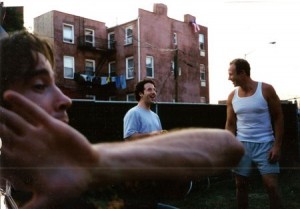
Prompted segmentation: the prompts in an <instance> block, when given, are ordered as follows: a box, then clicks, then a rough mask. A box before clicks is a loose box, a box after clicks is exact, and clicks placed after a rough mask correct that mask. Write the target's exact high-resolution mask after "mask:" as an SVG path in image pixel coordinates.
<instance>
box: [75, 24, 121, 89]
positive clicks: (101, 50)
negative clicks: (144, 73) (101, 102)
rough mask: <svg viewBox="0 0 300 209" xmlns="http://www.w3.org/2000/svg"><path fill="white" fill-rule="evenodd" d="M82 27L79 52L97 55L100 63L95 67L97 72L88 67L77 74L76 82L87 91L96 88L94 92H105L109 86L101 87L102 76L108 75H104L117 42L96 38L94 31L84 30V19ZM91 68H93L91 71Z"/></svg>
mask: <svg viewBox="0 0 300 209" xmlns="http://www.w3.org/2000/svg"><path fill="white" fill-rule="evenodd" d="M80 25H81V27H80V31H79V33H80V34H82V35H80V36H79V37H78V40H77V43H78V45H77V47H78V50H80V51H89V52H92V53H95V54H96V55H98V56H97V57H98V58H97V59H98V62H97V61H96V63H97V65H96V66H95V70H94V69H93V68H94V67H93V66H87V65H86V66H85V71H83V72H80V73H78V72H77V73H75V81H76V82H77V83H78V84H80V86H81V87H83V88H85V89H92V88H93V87H94V88H93V89H94V90H96V89H97V91H99V90H100V91H101V92H103V91H104V89H106V90H107V86H102V85H101V77H100V75H105V74H106V75H107V73H103V71H104V70H105V69H107V68H106V64H107V61H108V60H109V57H110V56H113V55H114V54H115V52H116V48H115V46H116V43H115V40H108V39H104V38H98V37H96V36H95V34H94V32H93V31H92V30H88V29H85V28H84V18H81V19H80ZM89 67H91V69H90V70H89Z"/></svg>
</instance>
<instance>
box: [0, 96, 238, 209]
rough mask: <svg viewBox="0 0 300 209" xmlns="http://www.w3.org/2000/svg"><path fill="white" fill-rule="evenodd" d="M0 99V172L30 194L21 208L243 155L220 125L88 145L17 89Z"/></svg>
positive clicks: (189, 173)
mask: <svg viewBox="0 0 300 209" xmlns="http://www.w3.org/2000/svg"><path fill="white" fill-rule="evenodd" d="M5 99H6V101H7V102H9V103H10V105H11V106H12V108H13V109H14V111H15V112H12V111H9V110H7V109H4V108H2V107H0V137H1V138H2V139H3V146H2V156H1V163H2V164H1V171H2V173H1V175H3V176H4V177H6V178H8V179H9V180H11V181H12V183H13V184H14V185H15V186H17V187H18V186H19V187H20V188H22V189H24V190H28V191H31V192H33V194H34V196H33V199H32V200H31V201H30V202H29V203H28V204H27V205H26V206H25V207H24V209H29V208H30V209H38V208H45V209H47V208H51V207H52V208H53V207H55V205H53V204H56V203H58V202H67V201H68V200H69V199H71V198H74V197H78V196H79V195H81V194H82V193H83V192H85V191H87V190H89V189H92V188H96V187H99V186H103V185H107V184H111V183H117V182H122V181H127V180H147V179H149V180H150V179H182V178H184V177H185V178H189V179H190V178H193V177H199V176H205V175H209V174H212V173H216V172H221V171H224V170H226V169H229V168H231V167H232V166H235V165H236V163H237V162H238V161H239V159H240V157H241V156H242V154H243V147H242V145H241V144H240V142H238V141H237V140H236V139H235V137H234V136H233V135H232V134H231V133H230V132H228V131H226V130H219V129H186V130H180V131H176V132H170V133H167V134H164V135H158V136H155V137H151V138H148V139H144V140H138V141H132V142H128V143H124V142H120V143H100V144H96V145H91V144H90V143H89V142H88V140H87V139H86V138H85V137H84V136H83V135H81V134H80V133H79V132H77V131H76V130H74V129H73V128H72V127H70V126H68V125H67V124H64V123H62V122H61V121H58V120H56V119H54V118H52V117H50V116H49V115H48V114H47V113H46V112H45V111H44V110H42V109H41V108H39V107H38V106H37V105H35V104H33V103H32V102H30V101H29V100H28V99H26V98H25V97H23V96H21V95H20V94H17V93H14V92H12V91H8V92H6V93H5ZM28 121H30V122H28ZM28 168H30V169H28ZM19 171H22V172H19ZM173 171H176V172H173ZM170 173H171V174H172V175H170ZM25 182H26V184H24V183H25ZM22 183H23V184H22ZM58 191H59V193H60V194H59V195H56V194H57V192H58ZM49 197H51V198H49Z"/></svg>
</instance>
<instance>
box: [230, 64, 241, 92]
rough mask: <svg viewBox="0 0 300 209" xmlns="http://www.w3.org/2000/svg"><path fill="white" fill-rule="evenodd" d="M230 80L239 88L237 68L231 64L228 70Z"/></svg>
mask: <svg viewBox="0 0 300 209" xmlns="http://www.w3.org/2000/svg"><path fill="white" fill-rule="evenodd" d="M228 80H230V81H232V84H233V86H235V87H236V86H239V76H238V75H237V74H236V67H235V65H234V64H231V65H230V67H229V69H228Z"/></svg>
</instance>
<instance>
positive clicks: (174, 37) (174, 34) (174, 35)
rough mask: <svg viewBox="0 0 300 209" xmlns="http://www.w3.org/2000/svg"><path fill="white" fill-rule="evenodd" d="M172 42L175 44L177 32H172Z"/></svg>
mask: <svg viewBox="0 0 300 209" xmlns="http://www.w3.org/2000/svg"><path fill="white" fill-rule="evenodd" d="M173 44H174V45H177V33H173Z"/></svg>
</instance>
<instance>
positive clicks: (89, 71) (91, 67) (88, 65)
mask: <svg viewBox="0 0 300 209" xmlns="http://www.w3.org/2000/svg"><path fill="white" fill-rule="evenodd" d="M85 74H86V75H89V76H94V75H95V60H88V59H86V60H85Z"/></svg>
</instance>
